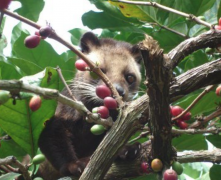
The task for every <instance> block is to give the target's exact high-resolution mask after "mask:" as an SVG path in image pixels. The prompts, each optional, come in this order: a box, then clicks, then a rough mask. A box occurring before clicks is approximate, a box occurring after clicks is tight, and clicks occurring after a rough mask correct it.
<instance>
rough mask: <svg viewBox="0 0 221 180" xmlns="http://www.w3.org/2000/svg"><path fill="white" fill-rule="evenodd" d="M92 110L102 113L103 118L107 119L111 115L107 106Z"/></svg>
mask: <svg viewBox="0 0 221 180" xmlns="http://www.w3.org/2000/svg"><path fill="white" fill-rule="evenodd" d="M92 112H93V113H98V114H100V116H101V118H103V119H107V118H108V117H109V110H108V109H107V108H106V107H105V106H100V107H96V108H94V109H92Z"/></svg>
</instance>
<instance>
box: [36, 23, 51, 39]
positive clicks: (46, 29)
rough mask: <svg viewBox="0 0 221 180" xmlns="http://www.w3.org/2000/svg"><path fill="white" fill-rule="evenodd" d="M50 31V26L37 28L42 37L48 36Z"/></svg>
mask: <svg viewBox="0 0 221 180" xmlns="http://www.w3.org/2000/svg"><path fill="white" fill-rule="evenodd" d="M51 33H52V28H51V26H45V27H41V28H40V30H39V34H40V35H41V36H42V37H45V38H46V37H48V36H50V34H51Z"/></svg>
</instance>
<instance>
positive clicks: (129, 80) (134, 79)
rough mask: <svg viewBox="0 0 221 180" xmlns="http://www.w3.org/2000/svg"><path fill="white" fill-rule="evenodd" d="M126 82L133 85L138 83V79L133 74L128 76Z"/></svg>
mask: <svg viewBox="0 0 221 180" xmlns="http://www.w3.org/2000/svg"><path fill="white" fill-rule="evenodd" d="M126 80H127V82H128V83H129V84H132V83H134V82H135V81H136V77H135V76H134V75H132V74H128V75H126Z"/></svg>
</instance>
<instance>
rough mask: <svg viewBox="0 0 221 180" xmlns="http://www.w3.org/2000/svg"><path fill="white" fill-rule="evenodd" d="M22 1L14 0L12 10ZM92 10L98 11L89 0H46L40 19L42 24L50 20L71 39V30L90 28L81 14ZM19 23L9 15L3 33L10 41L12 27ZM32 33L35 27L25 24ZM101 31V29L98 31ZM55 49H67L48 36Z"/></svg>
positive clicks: (56, 29) (67, 38)
mask: <svg viewBox="0 0 221 180" xmlns="http://www.w3.org/2000/svg"><path fill="white" fill-rule="evenodd" d="M20 6H21V5H20V3H19V2H16V1H12V3H11V5H10V10H14V9H17V8H18V7H20ZM90 10H94V11H98V10H97V9H96V7H95V6H94V5H92V4H91V3H90V2H89V0H79V1H78V0H64V1H61V0H45V6H44V9H43V11H42V12H41V14H40V17H39V21H38V22H37V23H38V24H40V25H45V24H46V21H47V22H49V23H50V24H51V26H52V28H53V29H54V30H55V31H56V33H58V34H59V35H61V36H62V37H63V38H64V39H65V40H67V41H70V35H69V33H68V31H69V30H71V29H74V28H82V29H86V30H89V29H88V28H87V27H85V26H83V24H82V21H81V16H82V15H83V14H84V13H85V12H88V11H90ZM17 23H18V21H17V20H15V19H13V18H11V17H8V18H7V21H6V24H5V29H4V32H3V34H5V36H6V37H7V41H8V42H10V38H9V37H10V36H11V32H12V28H13V27H14V26H15V25H16V24H17ZM23 27H25V28H26V29H28V30H29V31H30V32H31V33H33V34H34V32H35V29H34V28H32V27H30V26H28V25H24V26H23ZM97 32H99V31H97ZM47 41H48V42H50V43H51V44H52V45H53V47H54V48H55V50H56V51H57V52H58V53H62V52H64V51H65V50H66V48H65V47H64V46H63V45H60V44H59V43H57V42H56V41H54V40H50V39H49V38H47ZM9 52H10V49H8V48H6V50H5V54H6V55H9Z"/></svg>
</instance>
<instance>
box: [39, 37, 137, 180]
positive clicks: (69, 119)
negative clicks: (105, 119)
mask: <svg viewBox="0 0 221 180" xmlns="http://www.w3.org/2000/svg"><path fill="white" fill-rule="evenodd" d="M81 47H82V52H83V53H85V54H86V55H87V56H88V57H89V58H90V59H91V60H92V61H96V62H98V63H99V66H100V68H101V69H102V70H103V71H104V73H106V75H107V76H108V77H109V79H110V80H111V82H112V83H113V84H114V86H115V87H116V88H117V90H118V91H119V93H120V94H122V96H123V100H125V101H128V100H131V99H132V97H133V95H134V94H135V93H136V92H137V90H138V87H139V84H140V81H141V77H140V71H139V64H138V61H139V60H140V55H139V51H138V49H137V47H136V46H132V45H130V44H128V43H125V42H119V41H115V40H112V39H101V40H99V39H97V37H96V36H95V35H94V34H92V33H86V34H85V35H84V36H83V37H82V39H81ZM130 76H133V77H134V78H135V81H134V82H133V83H131V84H130V83H128V81H127V78H128V77H130ZM100 84H103V82H102V81H101V80H94V79H92V78H91V76H90V73H89V72H80V71H79V72H77V74H76V77H75V79H74V81H73V83H72V84H71V85H70V88H71V90H72V92H73V94H74V96H75V97H76V98H77V99H78V100H79V101H82V102H83V103H84V104H85V106H86V107H87V108H88V109H89V110H92V108H94V107H98V106H100V105H102V104H103V101H102V100H101V99H99V98H98V97H97V96H96V95H95V88H96V86H97V85H100ZM62 93H63V94H64V95H67V96H69V95H68V92H67V90H66V89H65V90H64V91H63V92H62ZM116 115H117V113H116V112H114V111H112V112H111V116H112V118H113V119H116ZM92 125H93V124H89V123H87V122H86V121H85V117H82V116H81V115H80V114H79V113H78V111H76V110H75V109H72V108H70V107H69V106H65V105H63V104H59V105H58V107H57V110H56V114H55V116H54V117H52V118H51V119H50V120H49V121H47V123H46V126H45V128H44V130H43V131H42V133H41V135H40V138H39V147H40V149H41V151H42V153H43V154H45V156H46V157H47V159H48V161H49V162H50V163H51V164H52V165H53V167H54V168H55V169H56V170H57V171H59V172H60V175H61V176H70V175H80V174H81V173H82V171H83V169H84V167H85V166H86V164H87V162H88V160H89V157H90V156H91V155H92V153H93V152H94V151H95V149H96V148H97V146H98V145H99V143H100V142H101V140H102V139H103V137H104V135H105V134H102V135H93V134H92V133H91V132H90V128H91V126H92ZM50 179H52V178H50V177H49V176H47V178H46V179H45V180H50Z"/></svg>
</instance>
